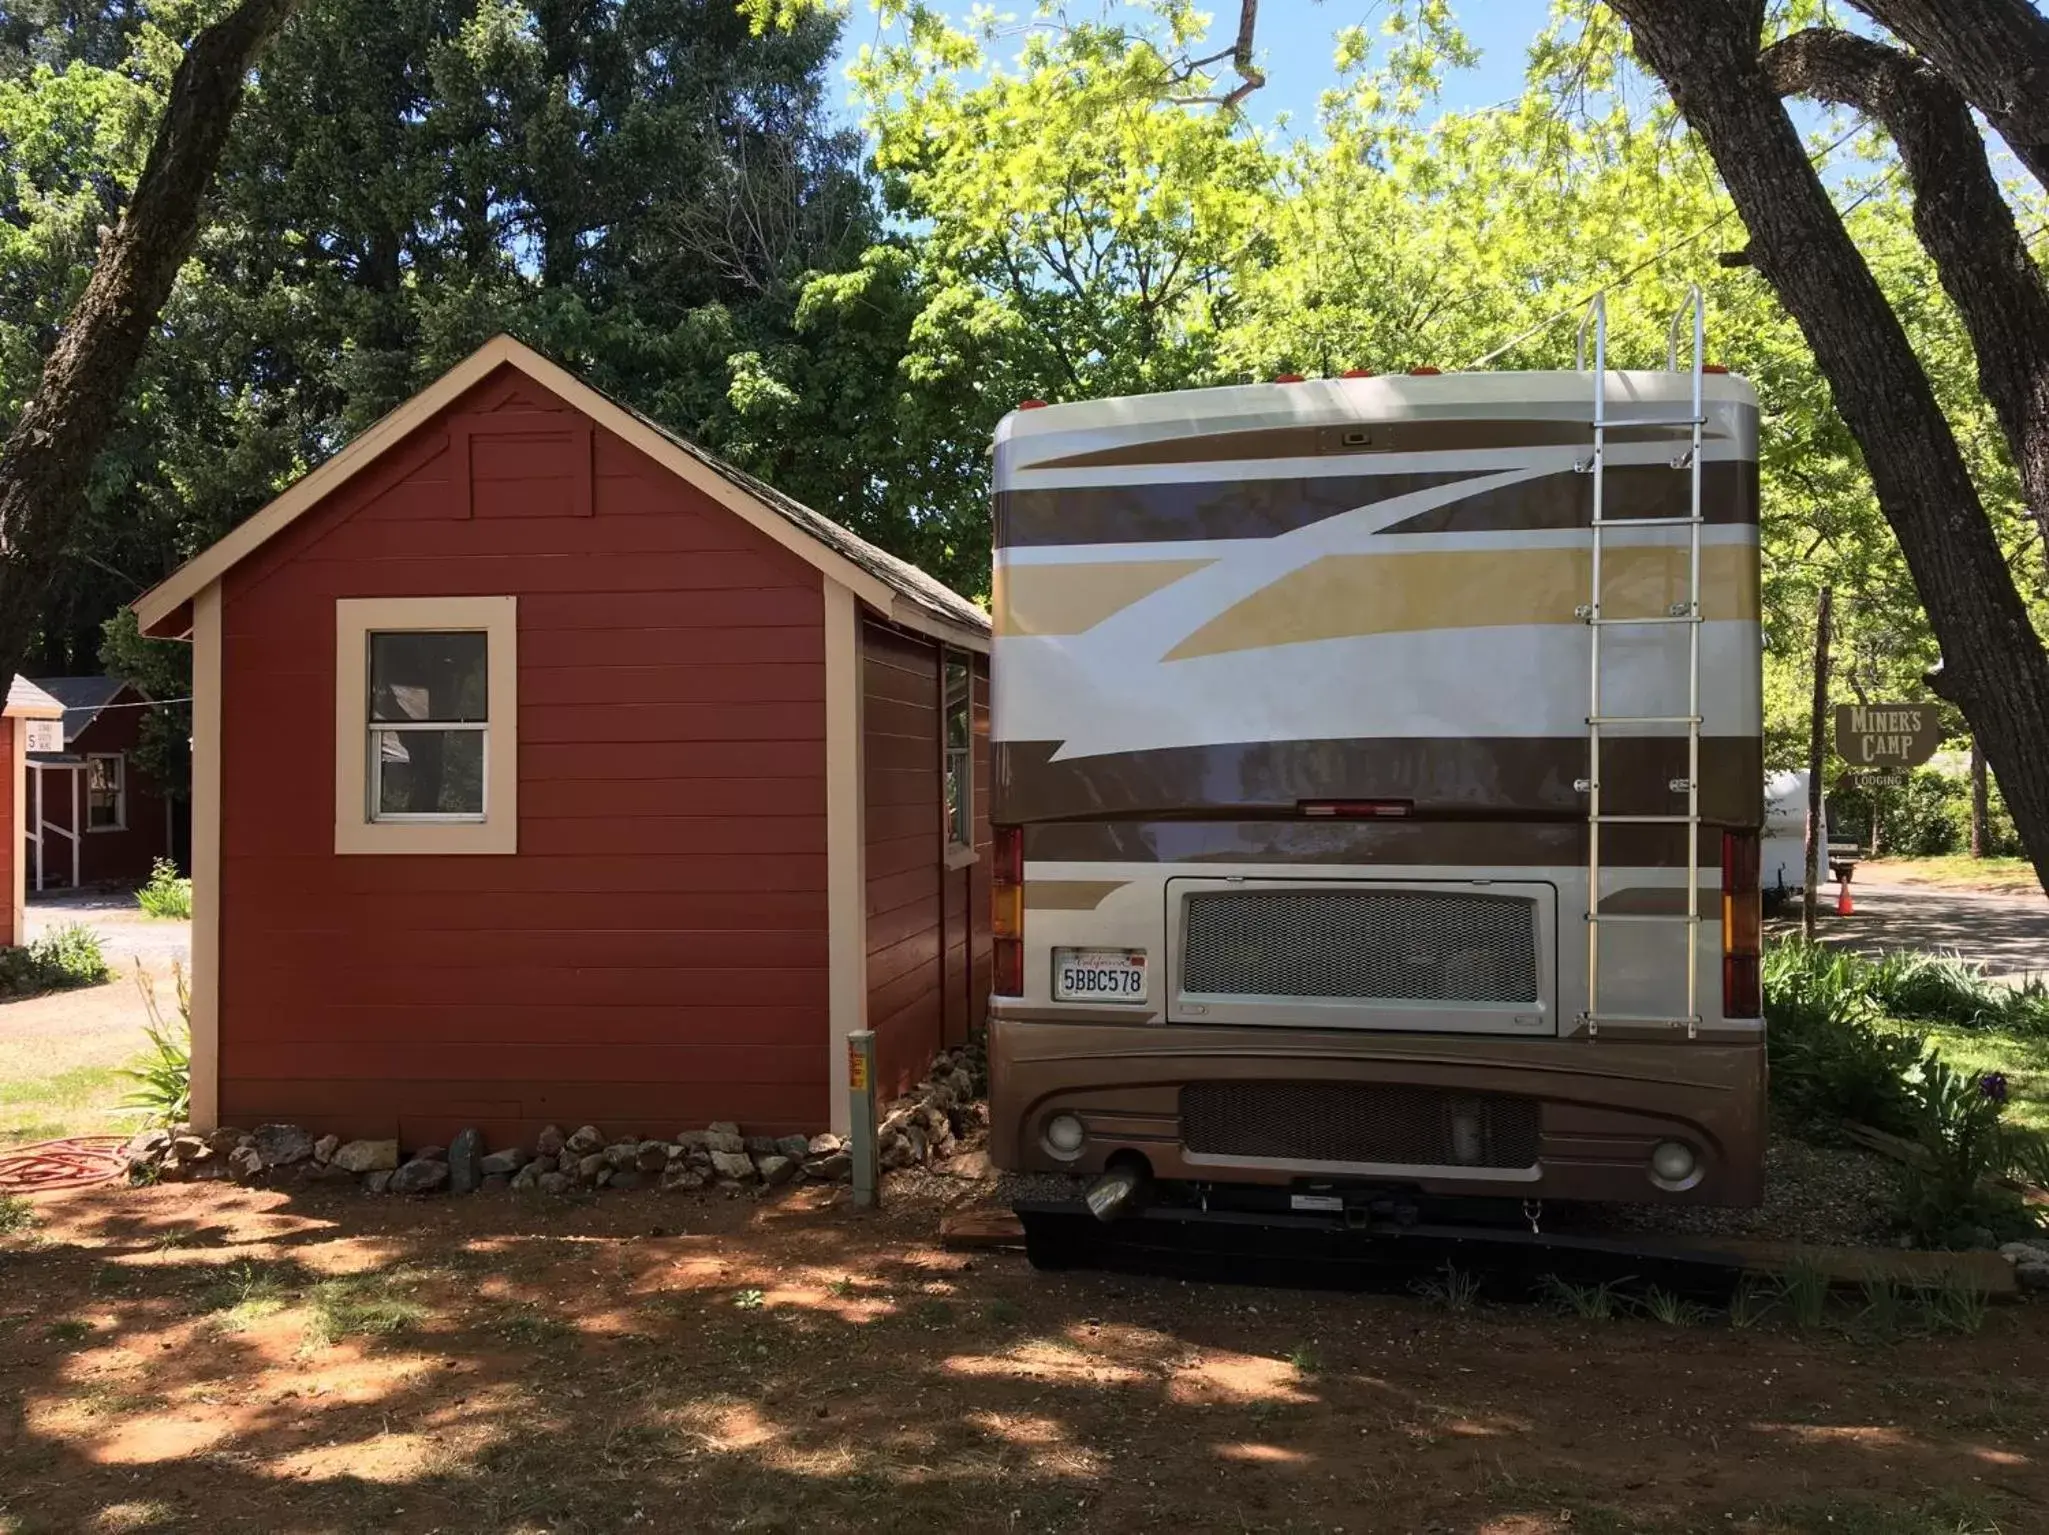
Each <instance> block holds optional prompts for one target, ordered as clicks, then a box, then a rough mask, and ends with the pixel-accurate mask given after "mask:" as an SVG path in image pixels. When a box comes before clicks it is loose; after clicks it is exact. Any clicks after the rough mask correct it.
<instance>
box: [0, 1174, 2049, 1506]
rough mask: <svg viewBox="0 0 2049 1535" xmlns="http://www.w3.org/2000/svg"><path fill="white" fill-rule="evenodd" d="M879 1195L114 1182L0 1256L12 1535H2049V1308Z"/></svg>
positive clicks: (933, 1190)
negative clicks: (1524, 1290)
mask: <svg viewBox="0 0 2049 1535" xmlns="http://www.w3.org/2000/svg"><path fill="white" fill-rule="evenodd" d="M978 1187H979V1186H977V1185H973V1184H961V1185H958V1186H957V1191H956V1190H955V1189H952V1188H949V1186H948V1183H947V1180H944V1179H938V1178H930V1177H925V1178H919V1179H914V1180H907V1181H906V1182H905V1183H904V1184H903V1186H902V1189H901V1193H902V1194H903V1195H904V1197H903V1198H900V1199H899V1200H898V1202H897V1204H896V1207H895V1208H893V1209H890V1210H888V1211H885V1212H884V1213H882V1214H879V1215H865V1216H864V1215H861V1214H857V1213H855V1212H852V1211H850V1210H847V1209H845V1208H844V1207H843V1206H841V1205H839V1204H837V1203H836V1202H835V1200H836V1198H838V1197H840V1196H836V1195H835V1194H834V1193H833V1192H832V1191H827V1190H820V1189H802V1190H796V1191H792V1192H789V1193H787V1194H784V1195H782V1196H781V1197H777V1198H774V1199H771V1200H767V1201H761V1202H757V1201H755V1200H753V1199H737V1200H729V1199H726V1198H723V1197H719V1196H717V1195H686V1196H679V1195H664V1194H656V1193H645V1192H643V1193H631V1194H617V1195H614V1194H607V1195H605V1196H603V1197H601V1198H598V1199H595V1200H592V1201H590V1202H587V1203H582V1204H576V1203H561V1202H554V1201H537V1202H527V1201H524V1200H521V1199H517V1198H514V1197H512V1196H509V1195H502V1194H501V1195H481V1196H477V1197H475V1198H471V1199H467V1200H461V1201H455V1200H448V1199H440V1200H427V1201H403V1200H391V1199H384V1200H375V1199H368V1198H365V1197H363V1196H361V1195H359V1194H357V1193H356V1192H355V1191H354V1190H353V1189H350V1188H340V1189H337V1188H332V1187H317V1188H305V1189H298V1190H291V1191H271V1190H252V1189H237V1188H233V1187H228V1186H221V1185H198V1186H176V1187H160V1188H154V1189H142V1190H133V1191H129V1190H120V1189H113V1188H103V1189H98V1190H89V1191H84V1192H80V1193H74V1194H68V1195H58V1196H51V1197H49V1198H47V1199H45V1200H44V1201H42V1202H41V1203H40V1205H39V1207H38V1211H37V1213H38V1214H39V1216H40V1217H41V1218H42V1224H41V1225H40V1226H39V1227H37V1228H35V1229H33V1230H29V1231H27V1232H17V1233H16V1234H14V1235H13V1236H11V1237H6V1238H0V1280H4V1282H5V1288H4V1290H0V1530H4V1531H9V1532H16V1535H25V1532H29V1531H139V1530H159V1529H162V1530H177V1529H203V1530H206V1531H209V1532H213V1531H242V1530H248V1531H275V1532H298V1531H306V1532H314V1531H322V1532H324V1531H337V1532H340V1531H349V1532H353V1531H366V1530H378V1531H385V1530H389V1531H419V1532H427V1531H492V1532H498V1531H507V1532H524V1531H534V1532H540V1531H612V1530H650V1531H671V1530H676V1531H695V1530H747V1531H810V1530H867V1529H877V1530H881V1529H888V1530H892V1531H895V1530H922V1531H932V1532H949V1535H950V1532H954V1531H1006V1532H1008V1531H1039V1530H1048V1531H1105V1532H1108V1531H1117V1532H1124V1531H1136V1530H1163V1531H1164V1530H1205V1531H1206V1530H1229V1531H1276V1532H1278V1531H1311V1530H1317V1531H1340V1530H1342V1531H1351V1532H1358V1531H1377V1530H1388V1531H1457V1532H1471V1535H1564V1532H1567V1531H1572V1532H1585V1531H1589V1530H1593V1531H1616V1532H1619V1531H1696V1530H1699V1531H1706V1530H1715V1531H1730V1530H1738V1531H1747V1532H1762V1531H1810V1530H1811V1531H1821V1530H1836V1531H1841V1530H1858V1531H1880V1532H1884V1531H1935V1530H1942V1531H1947V1532H1952V1535H1954V1532H1957V1531H1972V1530H2011V1531H2021V1530H2029V1529H2038V1528H2040V1527H2041V1524H2040V1519H2041V1510H2042V1509H2043V1508H2044V1507H2049V1465H2045V1457H2049V1385H2045V1380H2044V1375H2043V1372H2042V1371H2041V1370H2040V1369H2039V1368H2037V1367H2036V1366H2035V1364H2033V1363H2029V1362H2030V1361H2039V1360H2040V1359H2041V1358H2042V1357H2044V1353H2043V1351H2044V1345H2045V1343H2049V1308H2044V1307H2041V1306H2039V1305H2011V1306H2004V1307H1995V1308H1993V1309H1992V1310H1991V1311H1990V1312H1989V1314H1987V1315H1986V1317H1985V1318H1984V1323H1983V1326H1982V1329H1981V1330H1980V1331H1979V1332H1977V1333H1975V1334H1972V1335H1965V1336H1949V1337H1943V1338H1913V1339H1907V1340H1904V1341H1896V1342H1878V1341H1874V1340H1872V1339H1871V1338H1869V1337H1866V1338H1862V1339H1860V1338H1858V1337H1856V1336H1853V1335H1851V1334H1850V1333H1848V1332H1846V1331H1844V1330H1843V1329H1840V1328H1836V1327H1828V1328H1817V1329H1812V1330H1808V1331H1804V1332H1796V1331H1793V1330H1791V1329H1790V1327H1780V1326H1776V1325H1772V1324H1766V1325H1763V1326H1755V1327H1750V1328H1747V1329H1742V1330H1738V1329H1735V1328H1732V1327H1731V1326H1730V1325H1729V1323H1728V1322H1727V1321H1726V1320H1723V1319H1715V1320H1711V1321H1703V1320H1696V1321H1694V1322H1693V1323H1691V1324H1690V1325H1681V1326H1672V1325H1665V1324H1660V1323H1658V1322H1655V1321H1653V1320H1650V1319H1648V1318H1635V1319H1625V1320H1614V1321H1605V1322H1595V1321H1585V1320H1580V1319H1578V1318H1576V1317H1566V1316H1560V1315H1554V1314H1551V1313H1549V1312H1546V1311H1544V1310H1542V1309H1539V1308H1533V1307H1498V1308H1497V1307H1488V1306H1479V1307H1472V1308H1467V1309H1450V1308H1448V1307H1447V1306H1445V1305H1444V1304H1442V1303H1438V1304H1432V1303H1430V1302H1428V1301H1426V1300H1424V1299H1420V1298H1416V1297H1412V1296H1407V1295H1346V1294H1330V1293H1306V1292H1294V1291H1280V1290H1254V1289H1244V1288H1229V1287H1208V1286H1202V1285H1192V1284H1184V1283H1181V1282H1175V1281H1166V1280H1146V1279H1133V1278H1130V1277H1120V1276H1107V1275H1097V1274H1087V1273H1065V1274H1046V1275H1042V1274H1036V1273H1034V1272H1033V1271H1032V1270H1031V1269H1030V1268H1029V1267H1028V1266H1027V1265H1026V1264H1025V1262H1024V1260H1023V1259H1022V1258H1021V1257H1015V1256H1011V1255H1007V1254H989V1253H981V1254H973V1255H967V1254H960V1253H952V1252H947V1251H944V1250H942V1249H941V1248H940V1247H939V1245H938V1243H937V1230H938V1215H939V1210H940V1205H941V1204H942V1203H944V1202H946V1201H948V1200H950V1199H954V1200H957V1199H962V1198H970V1197H976V1195H975V1191H976V1190H977V1189H978Z"/></svg>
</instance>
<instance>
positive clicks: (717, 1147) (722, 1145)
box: [704, 1130, 747, 1156]
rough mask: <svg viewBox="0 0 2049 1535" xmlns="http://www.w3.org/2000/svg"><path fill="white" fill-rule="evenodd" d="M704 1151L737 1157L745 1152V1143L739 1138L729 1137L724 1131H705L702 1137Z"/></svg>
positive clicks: (735, 1136)
mask: <svg viewBox="0 0 2049 1535" xmlns="http://www.w3.org/2000/svg"><path fill="white" fill-rule="evenodd" d="M704 1149H705V1150H706V1151H709V1152H713V1153H718V1152H724V1153H725V1154H726V1155H728V1156H737V1155H739V1154H740V1153H742V1152H744V1151H746V1149H747V1143H746V1142H745V1141H743V1140H742V1139H740V1137H739V1136H737V1135H729V1134H727V1133H726V1132H725V1131H724V1130H707V1131H706V1132H705V1135H704Z"/></svg>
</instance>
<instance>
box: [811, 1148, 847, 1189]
mask: <svg viewBox="0 0 2049 1535" xmlns="http://www.w3.org/2000/svg"><path fill="white" fill-rule="evenodd" d="M853 1175H854V1159H853V1157H852V1156H851V1155H850V1154H848V1153H847V1152H844V1151H832V1152H828V1153H826V1155H824V1156H822V1157H813V1158H812V1159H811V1160H810V1161H808V1162H806V1163H805V1164H804V1176H805V1177H807V1178H816V1179H818V1180H819V1181H820V1182H822V1183H837V1182H839V1180H840V1179H842V1178H851V1177H852V1176H853Z"/></svg>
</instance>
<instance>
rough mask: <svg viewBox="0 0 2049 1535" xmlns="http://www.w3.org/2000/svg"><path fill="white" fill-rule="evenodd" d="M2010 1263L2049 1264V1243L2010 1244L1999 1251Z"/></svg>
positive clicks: (2006, 1244)
mask: <svg viewBox="0 0 2049 1535" xmlns="http://www.w3.org/2000/svg"><path fill="white" fill-rule="evenodd" d="M1999 1256H2000V1257H2002V1258H2004V1259H2006V1261H2007V1262H2008V1263H2049V1241H2041V1242H2008V1243H2005V1244H2004V1245H2002V1246H2001V1247H2000V1249H1999Z"/></svg>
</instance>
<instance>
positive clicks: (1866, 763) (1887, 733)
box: [1836, 704, 1942, 768]
mask: <svg viewBox="0 0 2049 1535" xmlns="http://www.w3.org/2000/svg"><path fill="white" fill-rule="evenodd" d="M1941 744H1942V726H1941V725H1940V723H1938V720H1937V714H1936V710H1935V708H1934V706H1933V705H1931V704H1837V705H1836V755H1837V756H1838V757H1841V758H1842V759H1843V761H1845V762H1847V763H1849V764H1850V766H1851V767H1856V768H1910V767H1919V766H1920V765H1921V764H1922V763H1924V762H1926V761H1927V760H1928V759H1929V758H1930V757H1932V756H1934V755H1935V749H1936V748H1937V747H1938V746H1940V745H1941Z"/></svg>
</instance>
